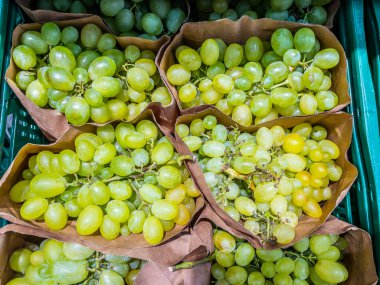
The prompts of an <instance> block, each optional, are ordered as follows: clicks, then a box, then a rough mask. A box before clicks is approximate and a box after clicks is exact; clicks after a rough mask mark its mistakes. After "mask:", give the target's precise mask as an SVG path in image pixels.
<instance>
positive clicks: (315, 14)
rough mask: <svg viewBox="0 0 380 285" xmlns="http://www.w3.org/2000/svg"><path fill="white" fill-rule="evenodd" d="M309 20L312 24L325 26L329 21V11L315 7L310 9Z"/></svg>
mask: <svg viewBox="0 0 380 285" xmlns="http://www.w3.org/2000/svg"><path fill="white" fill-rule="evenodd" d="M307 19H308V21H309V22H310V23H312V24H317V25H323V24H325V22H326V20H327V11H326V9H325V8H323V7H321V6H315V7H313V8H311V9H310V11H309V13H308V14H307Z"/></svg>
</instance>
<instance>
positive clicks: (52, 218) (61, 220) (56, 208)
mask: <svg viewBox="0 0 380 285" xmlns="http://www.w3.org/2000/svg"><path fill="white" fill-rule="evenodd" d="M44 219H45V223H46V225H47V226H48V227H49V228H50V229H52V230H61V229H63V228H64V227H65V226H66V224H67V213H66V211H65V208H64V207H63V206H62V204H60V203H52V204H50V205H49V206H48V208H47V210H46V212H45V214H44Z"/></svg>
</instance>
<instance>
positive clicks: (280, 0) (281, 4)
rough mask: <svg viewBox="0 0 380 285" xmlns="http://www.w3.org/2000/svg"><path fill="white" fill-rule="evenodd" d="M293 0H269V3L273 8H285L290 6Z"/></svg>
mask: <svg viewBox="0 0 380 285" xmlns="http://www.w3.org/2000/svg"><path fill="white" fill-rule="evenodd" d="M292 4H293V0H285V1H284V0H271V1H270V5H271V7H272V9H274V10H280V11H282V10H287V9H289V8H290V6H292Z"/></svg>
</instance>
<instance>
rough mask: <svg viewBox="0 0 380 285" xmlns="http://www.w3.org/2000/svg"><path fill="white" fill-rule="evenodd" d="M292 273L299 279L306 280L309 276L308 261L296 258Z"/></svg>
mask: <svg viewBox="0 0 380 285" xmlns="http://www.w3.org/2000/svg"><path fill="white" fill-rule="evenodd" d="M293 274H294V276H295V277H296V278H298V279H300V280H306V279H307V277H309V263H308V262H307V261H306V260H305V259H303V258H298V259H296V261H295V267H294V270H293Z"/></svg>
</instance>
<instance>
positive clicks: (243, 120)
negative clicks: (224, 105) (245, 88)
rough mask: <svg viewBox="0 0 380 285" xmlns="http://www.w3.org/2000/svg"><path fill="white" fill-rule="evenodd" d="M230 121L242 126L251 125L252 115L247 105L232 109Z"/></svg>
mask: <svg viewBox="0 0 380 285" xmlns="http://www.w3.org/2000/svg"><path fill="white" fill-rule="evenodd" d="M232 119H233V120H234V121H235V122H237V123H239V124H240V125H242V126H245V127H248V126H250V125H251V124H252V113H251V110H250V109H249V107H248V106H247V105H245V104H244V105H240V106H237V107H235V108H234V110H233V112H232Z"/></svg>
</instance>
